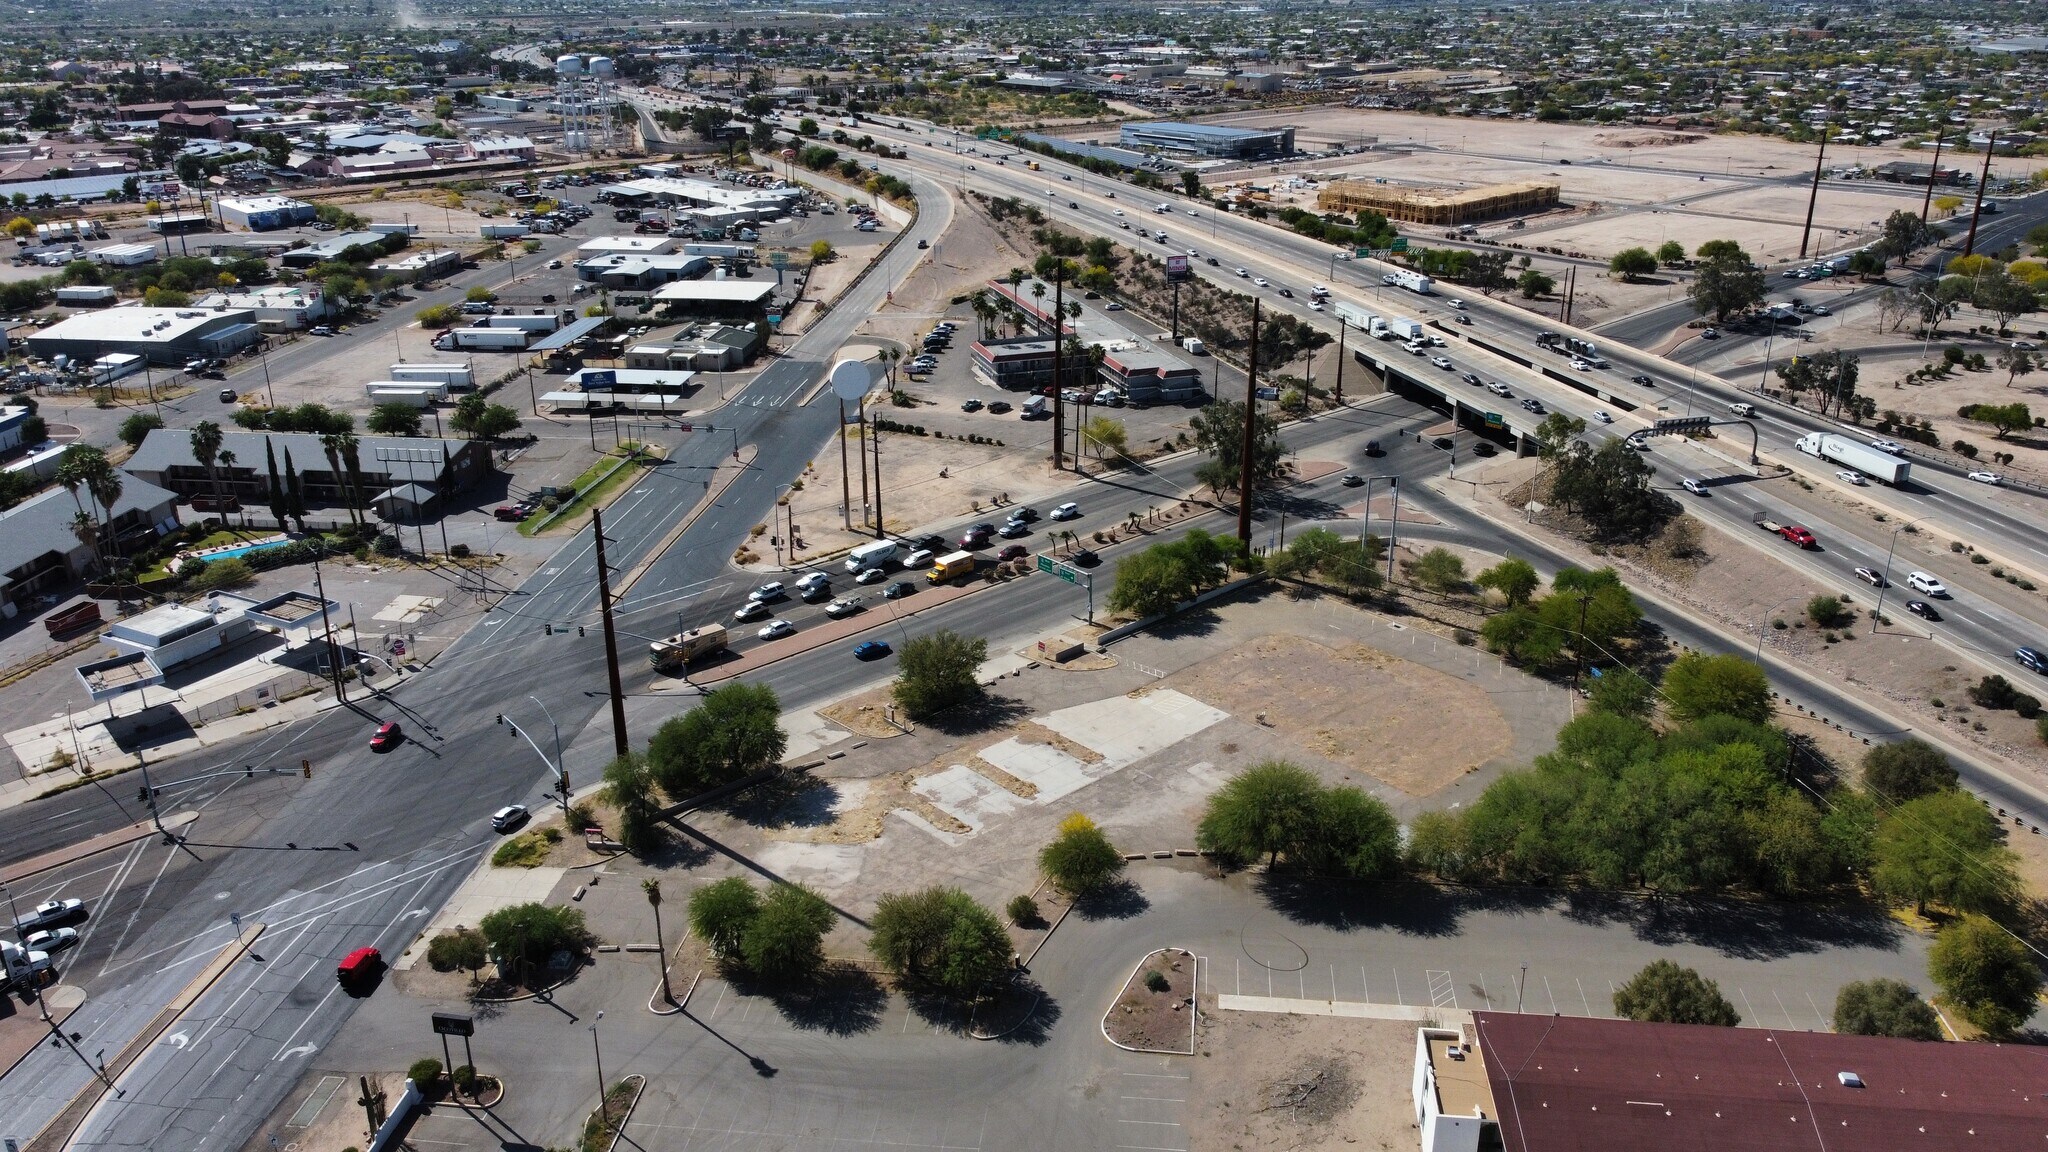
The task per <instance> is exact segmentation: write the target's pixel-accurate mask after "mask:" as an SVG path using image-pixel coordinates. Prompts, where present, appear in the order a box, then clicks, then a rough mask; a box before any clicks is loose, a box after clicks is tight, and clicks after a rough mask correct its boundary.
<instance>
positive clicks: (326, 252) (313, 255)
mask: <svg viewBox="0 0 2048 1152" xmlns="http://www.w3.org/2000/svg"><path fill="white" fill-rule="evenodd" d="M401 239H403V238H402V237H401ZM390 240H391V237H389V236H386V235H385V234H384V233H382V232H336V233H335V234H334V235H332V236H329V237H327V238H326V239H325V240H322V241H320V242H318V243H316V244H308V245H306V246H305V247H304V248H294V249H292V250H291V251H289V252H287V253H285V254H284V255H282V256H280V257H278V262H279V263H281V264H283V265H284V266H285V267H287V268H311V267H313V266H314V265H315V264H325V263H327V262H328V261H330V260H340V259H343V258H344V254H345V253H346V252H347V251H348V250H349V249H351V248H367V249H369V250H370V251H371V252H372V253H376V254H382V253H383V252H384V251H385V245H386V242H387V241H390Z"/></svg>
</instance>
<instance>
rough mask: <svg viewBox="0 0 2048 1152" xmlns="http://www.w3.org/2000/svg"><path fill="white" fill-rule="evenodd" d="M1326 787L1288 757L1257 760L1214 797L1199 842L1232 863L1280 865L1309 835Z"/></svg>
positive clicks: (1197, 835) (1198, 834) (1199, 830)
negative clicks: (1263, 860)
mask: <svg viewBox="0 0 2048 1152" xmlns="http://www.w3.org/2000/svg"><path fill="white" fill-rule="evenodd" d="M1321 791H1322V789H1321V786H1320V785H1319V784H1318V783H1317V782H1316V778H1315V777H1314V776H1312V775H1310V774H1309V773H1308V771H1307V770H1306V769H1304V768H1301V767H1298V766H1296V765H1293V764H1289V763H1287V762H1286V761H1284V760H1267V761H1265V762H1263V763H1260V764H1254V765H1252V766H1251V767H1250V768H1247V769H1245V770H1244V771H1242V772H1239V773H1238V774H1237V775H1235V776H1233V777H1231V778H1230V779H1229V780H1228V781H1226V782H1225V783H1224V785H1223V787H1222V788H1220V789H1218V790H1217V791H1216V794H1215V795H1213V796H1211V797H1209V804H1208V807H1207V809H1206V810H1205V811H1204V812H1203V813H1202V819H1201V822H1200V823H1199V824H1198V825H1196V828H1195V842H1196V844H1197V845H1199V846H1200V847H1202V848H1204V849H1206V850H1208V851H1211V852H1214V853H1216V855H1217V857H1218V858H1220V859H1223V860H1225V861H1228V862H1234V863H1240V864H1242V863H1247V862H1249V861H1251V860H1254V859H1257V858H1258V857H1260V856H1264V857H1266V860H1267V863H1269V864H1272V863H1276V862H1278V860H1279V858H1280V854H1281V853H1283V852H1290V851H1292V850H1294V849H1295V848H1296V847H1298V846H1299V845H1301V844H1302V843H1303V842H1304V841H1306V840H1307V839H1308V838H1309V836H1310V834H1311V832H1312V830H1313V827H1314V823H1315V819H1316V811H1317V800H1318V798H1319V796H1320V793H1321Z"/></svg>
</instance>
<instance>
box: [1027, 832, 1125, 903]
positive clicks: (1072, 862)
mask: <svg viewBox="0 0 2048 1152" xmlns="http://www.w3.org/2000/svg"><path fill="white" fill-rule="evenodd" d="M1038 866H1039V868H1040V869H1042V870H1044V872H1045V874H1046V876H1047V877H1048V878H1049V879H1051V880H1052V882H1053V886H1054V887H1056V888H1058V889H1059V890H1060V891H1062V892H1065V893H1067V894H1069V895H1072V896H1085V895H1087V894H1088V893H1090V892H1094V891H1096V890H1097V889H1099V888H1101V887H1102V886H1103V885H1105V884H1107V883H1109V882H1110V881H1111V880H1114V879H1115V878H1116V877H1117V875H1118V874H1119V873H1121V872H1122V871H1123V870H1124V856H1123V853H1121V852H1118V851H1117V850H1116V845H1114V844H1111V843H1110V842H1109V837H1107V836H1105V835H1103V834H1102V829H1100V828H1098V827H1096V826H1095V821H1093V820H1090V819H1089V818H1088V817H1086V816H1083V815H1081V814H1080V813H1079V812H1076V813H1074V814H1072V815H1070V816H1068V817H1067V818H1066V819H1064V820H1062V821H1060V827H1059V835H1057V836H1055V837H1053V840H1052V842H1051V843H1050V844H1047V845H1046V846H1045V847H1044V848H1042V849H1040V850H1039V853H1038Z"/></svg>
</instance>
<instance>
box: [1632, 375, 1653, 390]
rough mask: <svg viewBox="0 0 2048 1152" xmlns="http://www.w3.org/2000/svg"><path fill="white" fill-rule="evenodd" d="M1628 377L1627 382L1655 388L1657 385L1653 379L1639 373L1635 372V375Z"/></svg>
mask: <svg viewBox="0 0 2048 1152" xmlns="http://www.w3.org/2000/svg"><path fill="white" fill-rule="evenodd" d="M1628 379H1629V383H1631V384H1641V385H1642V386H1643V387H1645V388H1655V387H1656V386H1657V382H1656V381H1655V380H1652V379H1650V378H1649V377H1648V376H1644V375H1642V374H1641V373H1637V374H1636V375H1634V376H1631V377H1629V378H1628Z"/></svg>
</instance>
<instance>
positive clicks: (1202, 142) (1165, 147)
mask: <svg viewBox="0 0 2048 1152" xmlns="http://www.w3.org/2000/svg"><path fill="white" fill-rule="evenodd" d="M1117 142H1118V143H1120V144H1122V145H1123V146H1124V147H1126V148H1144V149H1153V150H1157V151H1161V152H1177V153H1183V154H1188V155H1194V156H1206V157H1210V158H1213V159H1219V160H1245V159H1250V158H1252V157H1258V156H1289V155H1292V154H1293V153H1294V129H1292V128H1269V129H1253V128H1226V127H1223V126H1221V125H1218V124H1185V123H1176V122H1169V121H1154V122H1152V123H1149V124H1126V125H1124V126H1123V128H1122V129H1120V130H1119V131H1118V133H1117Z"/></svg>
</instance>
